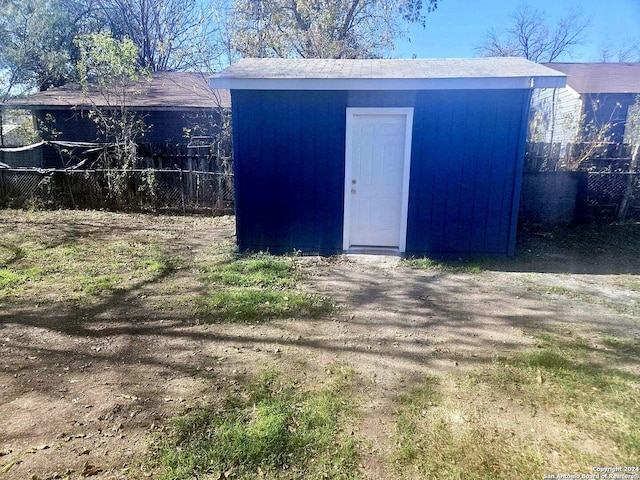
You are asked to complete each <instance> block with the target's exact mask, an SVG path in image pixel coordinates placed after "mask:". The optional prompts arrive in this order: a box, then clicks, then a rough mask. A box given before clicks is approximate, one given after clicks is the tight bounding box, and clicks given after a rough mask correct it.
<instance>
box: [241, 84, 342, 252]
mask: <svg viewBox="0 0 640 480" xmlns="http://www.w3.org/2000/svg"><path fill="white" fill-rule="evenodd" d="M345 104H346V93H345V92H308V91H306V92H305V91H243V90H234V91H233V92H232V108H233V122H234V123H233V129H234V132H233V134H234V169H235V175H236V223H237V225H236V229H237V238H238V247H239V249H240V251H245V250H268V251H271V252H273V253H285V252H291V251H292V250H294V249H295V250H302V251H304V252H311V253H320V254H333V253H337V252H339V251H341V250H342V218H343V203H344V201H343V197H344V193H343V191H344V158H345V151H344V146H345V128H346V117H345Z"/></svg>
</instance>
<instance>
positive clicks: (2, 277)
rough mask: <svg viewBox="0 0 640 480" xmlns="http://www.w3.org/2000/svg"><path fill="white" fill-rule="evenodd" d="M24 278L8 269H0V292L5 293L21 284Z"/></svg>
mask: <svg viewBox="0 0 640 480" xmlns="http://www.w3.org/2000/svg"><path fill="white" fill-rule="evenodd" d="M23 281H24V276H23V275H21V274H19V273H16V272H14V271H12V270H9V269H8V268H0V292H1V293H6V292H8V291H9V290H10V289H11V288H13V287H15V286H16V285H18V284H20V283H22V282H23Z"/></svg>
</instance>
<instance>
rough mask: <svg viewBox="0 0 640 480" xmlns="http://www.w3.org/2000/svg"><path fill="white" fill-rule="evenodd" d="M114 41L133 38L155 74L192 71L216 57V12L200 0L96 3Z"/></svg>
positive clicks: (143, 60)
mask: <svg viewBox="0 0 640 480" xmlns="http://www.w3.org/2000/svg"><path fill="white" fill-rule="evenodd" d="M95 1H96V3H97V5H98V8H99V11H100V13H101V14H102V15H103V16H104V18H105V19H106V22H107V23H108V25H109V30H110V31H111V33H112V34H113V36H114V37H115V38H119V39H124V38H130V39H131V40H132V41H133V42H134V43H135V45H136V46H137V47H138V51H139V63H140V64H141V65H142V66H144V67H146V68H149V69H151V71H152V72H161V71H176V70H192V69H195V68H198V67H200V66H201V63H203V62H204V63H206V62H207V57H208V56H211V55H215V54H216V52H217V49H215V48H212V41H213V40H214V33H215V32H216V29H217V28H218V20H217V19H216V13H217V9H216V8H214V5H213V3H212V2H209V3H207V2H203V1H200V0H95Z"/></svg>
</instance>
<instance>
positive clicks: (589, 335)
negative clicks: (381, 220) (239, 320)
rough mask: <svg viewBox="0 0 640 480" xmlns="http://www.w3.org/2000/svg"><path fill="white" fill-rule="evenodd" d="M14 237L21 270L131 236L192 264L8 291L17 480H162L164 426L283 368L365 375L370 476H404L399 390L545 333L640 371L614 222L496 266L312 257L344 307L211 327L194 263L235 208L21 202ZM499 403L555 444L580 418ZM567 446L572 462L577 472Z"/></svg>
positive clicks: (6, 345)
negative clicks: (25, 208) (186, 211)
mask: <svg viewBox="0 0 640 480" xmlns="http://www.w3.org/2000/svg"><path fill="white" fill-rule="evenodd" d="M0 231H1V232H2V233H0V246H4V247H5V249H6V250H7V251H11V252H13V253H12V255H13V257H11V258H10V259H8V260H7V258H5V264H6V265H9V264H10V262H11V261H14V260H15V259H17V258H19V257H20V255H23V254H21V253H20V252H18V250H17V248H18V247H17V246H16V245H18V244H20V245H22V244H26V243H29V242H31V244H37V243H43V242H44V243H46V245H47V246H48V247H50V248H54V247H57V246H60V245H67V246H69V245H70V246H77V247H78V248H79V246H82V245H83V244H86V243H87V242H91V243H92V244H93V245H99V244H100V243H101V242H109V241H112V242H114V241H115V242H119V244H120V243H122V242H124V243H123V245H124V247H123V248H125V247H126V248H131V249H135V248H138V245H142V244H145V243H144V242H147V243H146V244H145V245H148V244H149V242H151V243H153V245H159V246H160V248H161V249H162V250H163V251H164V252H167V251H168V252H170V253H171V255H172V256H173V257H174V258H175V259H176V262H178V263H177V265H178V266H177V267H176V268H174V269H171V270H167V271H166V272H165V271H162V270H160V273H159V274H157V275H155V274H153V275H152V274H151V273H149V274H148V277H144V278H141V277H139V276H138V275H137V274H135V275H134V274H132V275H130V277H126V275H125V276H124V277H123V276H122V275H120V274H122V272H126V271H128V270H126V268H128V267H127V266H126V265H124V266H123V265H118V266H117V267H115V268H116V271H117V273H118V274H119V275H120V276H119V277H118V278H125V282H124V284H122V285H119V286H118V288H115V287H114V288H111V289H106V290H99V291H98V293H96V294H95V295H90V296H85V297H83V296H82V295H80V294H79V293H78V292H79V290H78V292H76V291H75V290H74V289H73V287H70V286H69V283H68V282H67V281H66V280H65V277H64V275H65V274H64V270H59V272H58V273H56V271H53V270H52V271H47V272H46V278H47V279H48V280H47V281H45V280H42V279H43V278H45V277H44V276H43V275H44V274H42V273H40V274H38V275H40V276H38V277H37V278H40V279H41V280H38V279H36V278H35V277H36V276H35V275H34V278H27V279H26V280H24V281H23V282H22V283H21V284H20V287H19V288H18V287H15V288H14V290H11V291H10V292H9V291H8V290H2V289H1V287H0V479H2V480H4V479H5V478H6V479H34V480H37V479H40V480H44V479H53V478H71V479H75V478H85V477H92V478H100V479H107V478H109V479H119V478H128V479H129V478H144V476H145V475H146V476H149V477H152V478H153V477H154V475H155V472H153V471H148V470H147V468H148V467H147V463H145V456H146V454H147V450H148V445H149V443H148V442H149V440H148V438H149V434H150V433H152V432H158V431H162V429H163V428H164V426H165V425H166V423H167V421H168V420H169V419H170V418H172V417H175V416H176V415H179V414H180V413H182V412H185V411H187V410H189V409H193V408H196V407H198V406H200V405H204V404H206V403H207V402H209V401H210V400H211V399H213V398H215V397H216V396H217V395H219V394H220V392H223V391H226V390H229V389H237V388H239V387H240V386H241V385H242V383H243V382H245V381H246V379H247V378H249V377H250V376H251V375H254V374H257V373H258V372H260V371H262V370H264V369H266V368H274V369H277V370H279V371H282V372H285V373H286V372H295V373H296V374H300V372H302V374H303V375H304V376H306V377H307V378H308V382H309V383H313V382H314V381H315V379H317V378H319V377H321V376H322V375H323V374H324V373H325V372H326V370H327V369H330V368H332V365H335V364H336V362H340V363H343V364H347V365H349V366H351V367H353V368H354V369H355V371H356V372H357V374H358V376H359V378H360V380H359V384H358V399H359V400H358V401H359V406H358V409H359V412H360V416H359V422H358V425H357V426H356V428H355V432H354V435H356V436H357V437H358V438H359V440H360V443H361V445H362V454H361V459H360V463H361V472H362V474H363V476H364V477H365V478H369V479H386V478H390V477H392V472H391V471H390V468H391V467H390V458H391V457H392V456H393V448H394V442H393V441H392V438H393V436H394V429H395V416H394V415H395V413H396V410H397V408H398V406H397V398H398V395H399V394H401V393H402V392H404V391H409V390H410V389H411V388H413V387H414V386H416V385H419V384H420V383H421V382H422V381H423V379H424V378H425V376H433V375H436V376H439V377H441V378H449V379H451V378H454V379H464V378H468V376H469V375H476V374H477V372H481V371H482V369H484V368H487V366H488V365H490V364H492V362H494V361H495V359H496V358H501V357H508V356H510V355H512V354H517V353H518V352H522V351H525V350H527V349H535V348H536V347H537V346H539V344H540V342H541V341H543V340H544V339H545V338H546V339H554V341H557V342H560V341H571V340H572V339H573V340H576V341H577V340H579V341H580V345H581V348H582V351H583V352H584V353H585V358H586V359H591V358H593V359H594V361H598V362H601V363H602V362H604V363H607V364H609V365H614V366H615V368H617V369H619V370H620V371H624V372H626V374H628V375H630V376H632V378H636V379H637V377H638V376H639V375H640V360H638V357H637V352H638V351H639V345H640V255H638V253H640V251H638V249H639V248H640V228H639V226H637V225H635V226H633V225H632V226H628V228H627V230H626V231H625V232H626V233H625V235H627V237H625V238H623V239H620V238H614V239H613V241H615V242H618V243H611V241H612V240H611V238H610V237H609V236H607V230H606V229H604V228H599V229H588V228H583V229H573V230H570V231H555V232H544V233H542V232H538V231H536V232H534V231H527V232H523V233H522V234H521V235H520V241H519V246H518V255H517V257H516V258H515V259H502V260H496V261H493V262H483V263H481V264H479V265H480V268H479V270H475V269H466V268H457V267H451V268H446V267H444V268H429V269H417V268H411V267H410V266H409V265H407V264H406V263H405V262H401V261H400V260H399V259H397V258H390V257H382V256H350V255H349V256H342V257H337V258H332V259H319V258H307V257H303V258H300V259H299V260H297V261H298V262H300V265H301V267H300V268H302V269H303V270H304V271H305V272H308V276H307V279H306V280H305V281H304V283H303V285H302V288H303V289H304V290H306V291H310V292H317V293H320V294H322V295H326V296H328V297H330V298H331V299H333V300H334V301H335V302H336V303H337V309H336V310H335V313H333V314H331V315H329V316H328V317H326V318H321V319H307V318H293V319H286V320H282V319H279V320H272V321H268V322H264V323H260V324H251V325H242V324H207V323H205V322H204V321H203V320H202V319H201V318H198V315H197V313H195V311H194V309H193V304H192V300H193V298H194V297H195V296H196V295H198V292H199V290H200V289H201V288H202V287H201V285H200V284H199V282H198V274H197V272H196V271H194V269H192V268H190V265H191V264H192V263H193V262H197V261H198V260H201V259H204V258H206V257H207V256H209V255H216V254H219V252H221V251H229V250H230V249H232V248H233V233H234V221H233V218H232V217H223V218H199V217H156V216H146V215H126V214H112V213H104V212H93V213H83V212H64V211H62V212H51V213H37V212H35V213H28V212H27V213H25V212H18V211H10V210H9V211H0ZM629 235H631V237H630V238H628V236H629ZM584 237H588V238H584ZM620 245H624V248H622V247H620ZM21 248H22V247H21ZM96 248H97V247H96ZM75 251H78V250H77V248H76V250H75ZM16 252H17V253H16ZM65 252H67V250H65ZM82 252H85V250H82ZM85 254H86V252H85V253H83V255H85ZM93 254H94V255H96V264H97V263H99V262H98V261H99V260H100V261H103V260H104V258H102V259H100V258H99V257H104V256H105V255H104V252H101V251H100V250H97V249H96V250H94V251H93ZM7 255H9V254H7ZM46 255H47V253H46V251H45V253H43V258H44V259H46V258H47V256H46ZM65 255H68V256H69V260H68V261H69V262H73V261H74V258H75V257H73V255H74V254H73V253H65ZM65 258H66V257H65ZM12 259H13V260H12ZM0 260H1V259H0ZM16 261H17V260H16ZM0 263H1V262H0ZM65 265H66V264H65ZM465 265H466V264H465ZM0 267H2V265H0ZM9 267H10V265H9ZM9 267H7V268H9ZM56 268H58V269H60V268H62V267H56ZM65 268H67V267H65ZM68 268H72V267H71V266H70V267H68ZM96 268H97V267H96ZM145 268H146V267H145ZM118 269H119V270H118ZM132 271H134V270H132ZM144 271H145V272H151V271H153V270H150V269H149V268H147V270H144ZM94 274H95V275H96V276H99V275H103V274H105V272H98V271H95V272H94ZM56 275H59V277H56ZM145 275H147V274H146V273H145ZM103 276H104V275H103ZM90 277H91V275H87V281H89V280H90ZM101 278H102V277H101ZM105 278H106V277H105ZM56 279H57V280H56ZM7 282H8V281H7ZM38 282H40V283H38ZM0 285H1V284H0ZM92 285H93V284H92ZM7 288H8V287H7ZM94 288H96V287H95V286H94ZM70 290H71V291H70ZM84 291H89V290H88V289H85V290H84ZM3 292H4V293H3ZM105 292H106V293H105ZM541 338H542V339H543V340H541ZM611 339H621V341H624V342H625V343H624V345H625V348H621V349H619V350H616V349H615V348H614V347H612V340H611ZM474 372H475V373H474ZM456 381H457V380H456ZM540 382H542V380H540ZM490 398H491V397H487V398H486V399H481V400H480V403H479V404H477V405H476V410H477V411H480V412H484V414H486V415H487V416H488V417H491V418H490V421H491V422H492V425H497V426H498V427H499V428H504V429H507V430H510V431H513V435H522V436H523V437H522V438H525V439H526V438H529V437H530V436H533V437H532V438H533V439H534V441H535V442H537V444H538V445H540V449H541V451H543V450H544V449H545V448H546V449H551V447H547V446H545V445H551V444H553V441H552V439H553V438H557V437H558V436H562V435H565V434H567V432H568V431H569V430H571V429H574V430H575V429H576V428H577V427H572V426H570V425H569V426H567V425H566V424H564V423H563V422H561V421H555V420H554V419H552V418H547V417H546V416H545V415H544V414H537V415H536V414H533V415H532V414H531V413H530V405H526V404H524V405H522V404H518V403H517V402H511V403H510V402H509V401H507V400H504V402H502V401H501V400H495V399H494V400H495V402H494V403H492V401H491V399H490ZM540 411H541V412H542V410H540ZM487 421H488V420H487ZM572 432H573V433H574V434H576V435H578V434H579V433H580V432H579V431H577V430H576V431H572ZM575 443H576V445H573V446H572V447H571V448H574V449H577V450H576V451H579V450H580V449H581V448H582V449H586V450H588V451H589V452H590V454H592V455H596V458H601V459H602V462H603V465H606V464H607V461H609V460H615V458H616V457H615V453H612V452H611V451H610V449H609V445H608V444H607V443H606V442H604V441H602V442H599V440H598V438H596V437H595V435H592V438H582V440H580V441H579V442H578V441H576V442H575ZM554 451H555V450H554ZM594 452H595V453H594ZM543 453H544V452H543ZM556 453H558V452H556ZM550 455H551V454H550ZM554 455H555V453H554ZM562 455H563V452H562V451H560V452H559V453H558V456H559V460H557V462H558V463H557V465H559V466H561V467H563V468H564V467H566V468H570V467H571V466H572V465H573V463H572V461H571V460H566V458H565V459H563V457H562ZM550 458H553V457H550ZM546 466H547V467H549V469H551V468H552V467H553V466H554V465H553V464H547V465H546ZM594 466H595V465H594ZM548 471H551V470H548ZM569 473H570V472H569ZM400 477H402V475H400Z"/></svg>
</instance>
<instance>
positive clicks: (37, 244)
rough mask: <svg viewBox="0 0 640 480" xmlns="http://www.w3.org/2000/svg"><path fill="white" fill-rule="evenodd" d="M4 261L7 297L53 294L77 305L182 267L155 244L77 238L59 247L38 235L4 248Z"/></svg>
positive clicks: (0, 287)
mask: <svg viewBox="0 0 640 480" xmlns="http://www.w3.org/2000/svg"><path fill="white" fill-rule="evenodd" d="M0 260H1V261H2V262H3V265H0V272H1V273H0V291H2V293H4V294H11V295H13V296H19V297H20V298H25V299H26V298H31V297H35V296H40V295H41V294H42V292H43V291H47V292H48V293H50V294H51V295H52V296H54V297H55V298H56V299H57V300H59V301H63V302H64V301H69V302H71V303H72V304H77V302H78V301H80V302H85V301H91V300H92V299H93V298H95V297H100V296H102V295H104V294H108V293H111V292H114V291H118V290H120V289H124V288H127V287H128V286H131V285H132V284H136V283H141V282H147V281H153V280H155V279H157V278H159V277H161V276H163V275H167V274H169V273H171V272H173V271H174V270H176V269H177V268H179V266H180V265H181V261H180V260H179V259H177V258H176V257H174V256H171V255H169V254H167V253H165V252H164V251H163V249H162V248H161V247H160V246H159V245H157V244H155V243H152V242H148V243H140V242H137V243H129V242H123V241H118V240H116V241H102V240H100V239H96V240H92V239H84V240H82V241H80V242H78V241H76V239H73V238H72V239H68V240H66V241H61V242H57V243H56V242H53V241H52V240H51V238H48V237H46V236H41V237H38V236H35V235H33V234H25V235H23V236H22V237H12V238H11V239H10V240H9V241H6V242H5V243H3V244H0Z"/></svg>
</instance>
